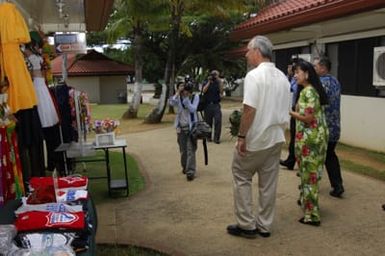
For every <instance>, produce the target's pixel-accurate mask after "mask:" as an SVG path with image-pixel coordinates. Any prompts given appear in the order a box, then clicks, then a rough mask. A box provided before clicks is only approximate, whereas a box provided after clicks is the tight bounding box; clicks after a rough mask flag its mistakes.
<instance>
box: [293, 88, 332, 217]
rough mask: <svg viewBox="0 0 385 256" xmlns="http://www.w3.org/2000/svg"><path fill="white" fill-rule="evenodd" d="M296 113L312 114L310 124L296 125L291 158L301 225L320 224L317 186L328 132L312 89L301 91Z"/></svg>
mask: <svg viewBox="0 0 385 256" xmlns="http://www.w3.org/2000/svg"><path fill="white" fill-rule="evenodd" d="M298 107H299V113H300V114H301V115H305V113H312V114H313V115H314V120H313V121H312V122H311V123H310V124H306V123H304V122H301V121H298V120H297V121H296V139H295V154H296V158H297V162H298V166H299V172H298V173H299V176H300V178H301V184H300V199H299V200H300V202H301V206H302V208H303V211H304V221H305V222H309V221H320V220H321V216H320V210H319V204H318V196H319V193H318V191H319V182H320V180H321V176H322V170H323V166H324V163H325V158H326V148H327V143H328V136H329V130H328V126H327V123H326V118H325V113H324V109H323V106H321V104H320V99H319V95H318V93H317V91H316V90H315V89H314V88H313V87H312V86H307V87H305V88H304V89H303V90H302V91H301V93H300V96H299V99H298Z"/></svg>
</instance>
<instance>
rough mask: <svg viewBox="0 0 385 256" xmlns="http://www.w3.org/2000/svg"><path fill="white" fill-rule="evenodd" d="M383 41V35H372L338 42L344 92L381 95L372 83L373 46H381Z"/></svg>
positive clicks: (339, 68) (340, 75) (340, 77)
mask: <svg viewBox="0 0 385 256" xmlns="http://www.w3.org/2000/svg"><path fill="white" fill-rule="evenodd" d="M381 41H383V40H382V38H381V37H372V38H365V39H360V40H351V41H345V42H340V43H338V57H337V59H338V68H337V73H338V80H339V81H340V83H341V86H342V94H346V95H359V96H379V91H378V90H377V89H376V87H374V86H373V83H372V80H373V48H374V47H376V46H381ZM326 48H327V49H328V45H327V47H326Z"/></svg>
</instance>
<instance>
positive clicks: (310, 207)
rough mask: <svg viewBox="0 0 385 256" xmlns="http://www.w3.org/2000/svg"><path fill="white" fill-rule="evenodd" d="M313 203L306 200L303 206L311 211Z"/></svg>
mask: <svg viewBox="0 0 385 256" xmlns="http://www.w3.org/2000/svg"><path fill="white" fill-rule="evenodd" d="M313 207H314V206H313V204H312V202H310V201H307V202H306V203H305V208H306V209H307V210H309V211H311V210H313Z"/></svg>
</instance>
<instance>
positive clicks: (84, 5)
mask: <svg viewBox="0 0 385 256" xmlns="http://www.w3.org/2000/svg"><path fill="white" fill-rule="evenodd" d="M0 2H2V1H1V0H0ZM9 2H12V3H15V4H16V6H17V7H18V9H19V10H20V11H21V13H22V14H23V16H24V18H25V20H26V22H27V24H28V26H29V27H30V29H37V28H38V27H39V28H40V29H41V30H42V31H43V32H44V33H50V32H85V31H101V30H103V29H104V28H105V26H106V24H107V22H108V18H109V16H110V14H111V12H112V7H113V3H114V0H28V1H26V0H9Z"/></svg>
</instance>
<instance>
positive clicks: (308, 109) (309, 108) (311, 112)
mask: <svg viewBox="0 0 385 256" xmlns="http://www.w3.org/2000/svg"><path fill="white" fill-rule="evenodd" d="M313 113H314V108H311V107H308V108H305V114H309V115H312V114H313Z"/></svg>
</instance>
